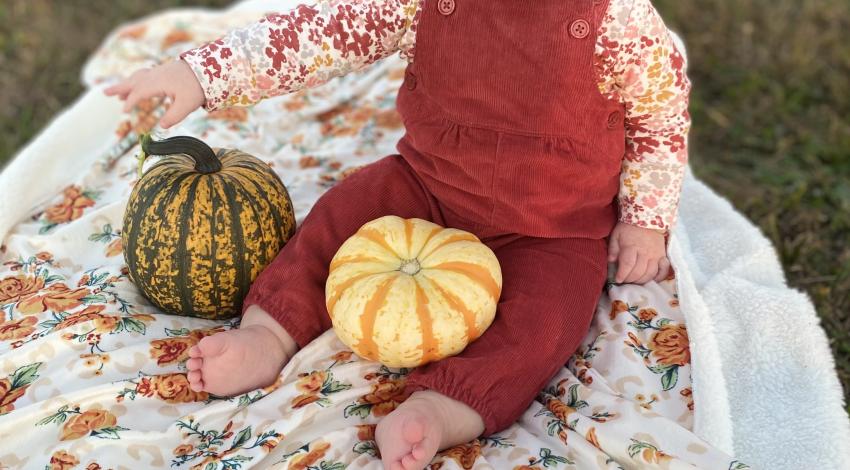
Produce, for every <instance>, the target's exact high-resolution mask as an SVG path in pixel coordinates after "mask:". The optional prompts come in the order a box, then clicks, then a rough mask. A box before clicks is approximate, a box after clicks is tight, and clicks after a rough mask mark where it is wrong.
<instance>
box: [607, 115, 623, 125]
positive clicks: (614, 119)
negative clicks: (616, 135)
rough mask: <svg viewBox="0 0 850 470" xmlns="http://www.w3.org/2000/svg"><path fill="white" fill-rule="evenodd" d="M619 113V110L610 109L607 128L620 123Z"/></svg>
mask: <svg viewBox="0 0 850 470" xmlns="http://www.w3.org/2000/svg"><path fill="white" fill-rule="evenodd" d="M621 118H622V117H621V115H620V112H619V111H612V112H611V114H609V115H608V129H614V128H616V127H617V126H618V125H619V124H620V119H621Z"/></svg>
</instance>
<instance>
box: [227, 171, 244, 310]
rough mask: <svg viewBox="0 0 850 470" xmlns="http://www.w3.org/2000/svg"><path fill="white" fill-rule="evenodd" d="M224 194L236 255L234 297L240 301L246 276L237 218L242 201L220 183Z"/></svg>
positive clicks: (239, 221)
mask: <svg viewBox="0 0 850 470" xmlns="http://www.w3.org/2000/svg"><path fill="white" fill-rule="evenodd" d="M222 186H223V189H224V194H225V195H226V196H227V201H228V209H230V230H229V231H230V237H231V238H230V239H231V241H232V242H233V246H235V247H236V255H235V256H233V257H232V258H231V259H232V260H233V262H234V264H235V265H236V266H234V267H235V268H236V285H237V286H238V288H239V292H238V293H237V297H236V299H238V302H240V303H241V302H242V300H244V299H245V294H246V292H245V283H246V281H247V279H248V276H247V274H246V272H245V270H246V268H247V266H246V263H245V240H244V238H243V237H242V220H241V219H240V218H239V213H240V212H241V211H242V203H241V201H239V200H238V198H237V197H236V191H234V189H233V187H232V186H229V185H222Z"/></svg>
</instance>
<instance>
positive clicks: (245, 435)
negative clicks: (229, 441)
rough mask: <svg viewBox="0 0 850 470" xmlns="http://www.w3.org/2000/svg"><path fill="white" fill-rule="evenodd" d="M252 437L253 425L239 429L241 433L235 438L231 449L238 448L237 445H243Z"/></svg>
mask: <svg viewBox="0 0 850 470" xmlns="http://www.w3.org/2000/svg"><path fill="white" fill-rule="evenodd" d="M250 438H251V426H248V427H247V428H245V429H243V430H241V431H239V434H237V435H236V437H235V438H234V439H233V445H232V446H230V448H231V449H236V448H237V447H242V444H244V443H246V442H248V439H250Z"/></svg>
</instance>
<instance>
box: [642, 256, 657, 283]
mask: <svg viewBox="0 0 850 470" xmlns="http://www.w3.org/2000/svg"><path fill="white" fill-rule="evenodd" d="M656 275H658V260H654V259H648V261H647V263H646V272H645V273H643V276H641V277H640V279H638V280H637V284H646V283H647V282H649V281H651V280H652V278H654V277H655V276H656Z"/></svg>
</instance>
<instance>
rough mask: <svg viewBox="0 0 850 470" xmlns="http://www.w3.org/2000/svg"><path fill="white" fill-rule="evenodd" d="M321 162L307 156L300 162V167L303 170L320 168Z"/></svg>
mask: <svg viewBox="0 0 850 470" xmlns="http://www.w3.org/2000/svg"><path fill="white" fill-rule="evenodd" d="M320 164H321V162H320V161H319V159H318V158H316V157H314V156H312V155H305V156H303V157H301V159H299V160H298V166H299V167H300V168H301V169H302V170H303V169H306V168H315V167H317V166H319V165H320Z"/></svg>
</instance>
